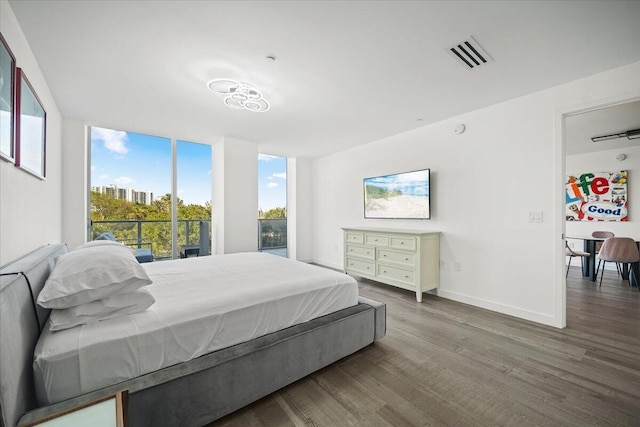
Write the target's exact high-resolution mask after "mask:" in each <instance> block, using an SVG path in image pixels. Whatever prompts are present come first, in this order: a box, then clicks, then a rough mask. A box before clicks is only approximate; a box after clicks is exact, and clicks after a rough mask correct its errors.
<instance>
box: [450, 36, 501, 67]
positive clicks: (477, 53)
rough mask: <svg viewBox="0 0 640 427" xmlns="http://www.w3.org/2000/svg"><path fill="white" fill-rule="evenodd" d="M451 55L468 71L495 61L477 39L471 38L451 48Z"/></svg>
mask: <svg viewBox="0 0 640 427" xmlns="http://www.w3.org/2000/svg"><path fill="white" fill-rule="evenodd" d="M449 53H450V54H451V56H453V57H454V58H455V60H456V61H457V62H458V63H459V64H460V65H462V66H463V67H464V68H466V69H467V70H472V69H474V68H478V67H479V66H481V65H484V64H486V63H488V62H489V61H493V59H491V57H490V56H489V54H488V53H487V52H486V51H485V50H484V49H483V48H482V46H480V44H479V43H478V42H477V41H476V39H474V38H473V37H471V36H469V38H468V39H467V40H464V41H461V42H460V43H458V44H456V45H455V46H452V47H451V48H449Z"/></svg>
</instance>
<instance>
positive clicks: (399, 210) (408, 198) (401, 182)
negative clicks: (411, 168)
mask: <svg viewBox="0 0 640 427" xmlns="http://www.w3.org/2000/svg"><path fill="white" fill-rule="evenodd" d="M364 199H365V200H364V203H365V208H364V216H365V218H407V219H428V218H430V211H429V208H430V206H429V169H425V170H420V171H415V172H407V173H399V174H392V175H383V176H377V177H373V178H365V179H364Z"/></svg>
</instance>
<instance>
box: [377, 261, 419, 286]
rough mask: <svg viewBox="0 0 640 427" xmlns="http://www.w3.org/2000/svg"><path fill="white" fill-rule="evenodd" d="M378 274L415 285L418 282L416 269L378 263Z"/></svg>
mask: <svg viewBox="0 0 640 427" xmlns="http://www.w3.org/2000/svg"><path fill="white" fill-rule="evenodd" d="M378 276H380V277H383V278H385V279H391V280H395V281H397V282H402V283H406V284H409V285H415V283H416V273H415V272H414V271H409V270H404V269H402V268H397V267H389V266H388V265H382V264H378Z"/></svg>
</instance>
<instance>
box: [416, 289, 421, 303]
mask: <svg viewBox="0 0 640 427" xmlns="http://www.w3.org/2000/svg"><path fill="white" fill-rule="evenodd" d="M416 301H418V302H422V292H420V291H416Z"/></svg>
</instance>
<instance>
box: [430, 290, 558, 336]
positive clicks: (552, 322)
mask: <svg viewBox="0 0 640 427" xmlns="http://www.w3.org/2000/svg"><path fill="white" fill-rule="evenodd" d="M438 295H439V296H441V297H442V298H447V299H450V300H453V301H458V302H461V303H464V304H469V305H473V306H475V307H480V308H485V309H487V310H491V311H495V312H498V313H502V314H507V315H509V316H514V317H517V318H520V319H524V320H530V321H532V322H536V323H542V324H543V325H548V326H553V327H554V328H563V326H562V324H561V323H560V319H557V318H556V317H555V316H552V315H549V314H544V313H538V312H535V311H529V310H523V309H521V308H518V307H512V306H509V305H504V304H500V303H497V302H493V301H487V300H483V299H479V298H476V297H471V296H468V295H464V294H459V293H457V292H451V291H446V290H443V289H438Z"/></svg>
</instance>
